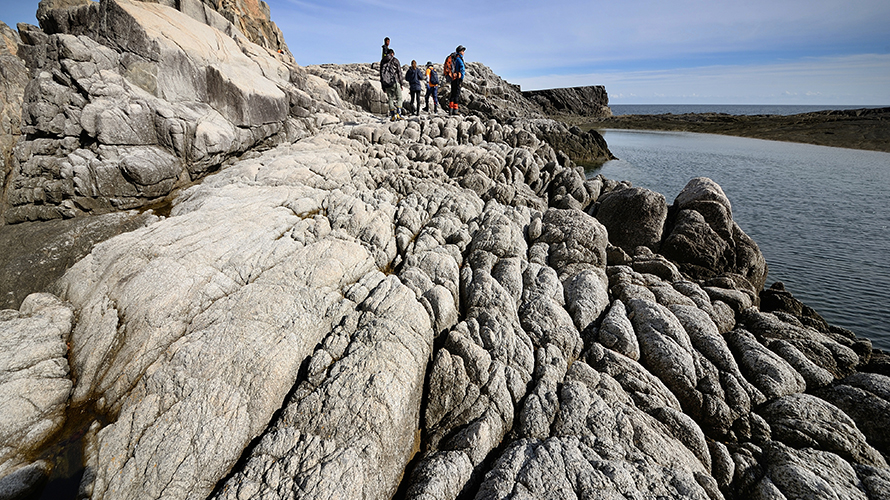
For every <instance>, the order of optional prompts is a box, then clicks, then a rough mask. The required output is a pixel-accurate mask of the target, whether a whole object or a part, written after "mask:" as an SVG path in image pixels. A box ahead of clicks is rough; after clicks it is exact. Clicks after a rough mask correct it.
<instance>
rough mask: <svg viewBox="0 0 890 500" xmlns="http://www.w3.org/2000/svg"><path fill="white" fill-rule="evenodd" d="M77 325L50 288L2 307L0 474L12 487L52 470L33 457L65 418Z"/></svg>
mask: <svg viewBox="0 0 890 500" xmlns="http://www.w3.org/2000/svg"><path fill="white" fill-rule="evenodd" d="M73 324H74V311H73V309H72V308H71V307H70V306H68V305H66V304H64V303H62V301H60V300H59V299H58V298H56V297H55V296H53V295H50V294H45V293H42V294H31V295H29V296H28V297H26V298H25V300H24V301H23V302H22V306H21V308H20V309H19V310H18V311H16V310H13V309H5V310H3V311H0V443H3V444H2V445H0V478H7V479H3V480H2V481H3V484H4V487H5V488H9V489H11V490H13V492H16V491H21V490H23V489H27V487H28V486H29V485H31V484H33V483H35V482H37V481H39V479H40V476H44V475H46V474H47V473H48V471H47V470H46V469H47V467H46V464H43V465H42V466H41V465H38V464H33V465H29V462H30V460H32V459H31V457H33V456H34V455H36V454H37V453H38V452H39V451H40V448H39V447H40V446H41V445H42V444H43V443H44V442H45V441H46V440H47V439H48V438H50V437H51V436H52V435H53V434H54V433H56V432H58V431H59V430H60V429H61V427H62V425H63V424H64V422H65V419H66V413H65V410H66V407H67V402H68V396H69V394H70V393H71V387H72V381H71V378H70V377H69V368H68V363H67V360H66V359H65V358H66V356H67V354H68V345H67V343H68V339H69V335H70V333H71V328H72V326H73ZM23 468H25V469H24V470H23ZM17 471H19V472H17ZM12 474H15V476H14V477H9V476H10V475H12ZM35 474H36V475H37V477H35Z"/></svg>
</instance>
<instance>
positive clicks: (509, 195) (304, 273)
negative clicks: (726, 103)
mask: <svg viewBox="0 0 890 500" xmlns="http://www.w3.org/2000/svg"><path fill="white" fill-rule="evenodd" d="M123 2H124V0H116V1H112V0H105V2H104V4H103V5H105V7H101V8H106V9H109V8H120V9H123V10H127V9H130V10H134V9H142V8H144V9H147V11H148V12H161V13H163V14H164V16H169V17H171V18H175V19H179V20H180V21H182V19H183V18H180V17H176V16H178V14H173V12H176V11H173V10H171V9H167V8H166V7H163V6H149V7H141V6H138V5H137V4H135V3H133V4H126V5H125V4H124V3H123ZM113 6H117V7H113ZM88 8H90V9H95V8H97V7H94V6H88ZM77 9H80V8H75V12H79V11H78V10H77ZM154 9H157V10H154ZM162 17H163V16H162ZM134 18H135V16H134ZM149 19H155V20H156V19H157V18H156V17H149ZM189 19H191V18H189ZM182 22H188V21H182ZM214 29H215V28H214ZM217 32H218V30H216V31H214V33H217ZM35 33H36V32H35ZM31 36H34V37H36V35H33V34H32V35H31ZM52 36H55V37H56V38H55V40H56V42H54V43H56V44H59V43H61V44H63V46H67V45H64V44H65V43H68V42H69V41H70V42H72V43H73V41H72V40H71V39H68V38H67V37H66V36H61V35H52ZM70 36H71V37H72V38H74V39H76V40H77V41H78V43H82V44H84V45H85V46H86V45H88V44H90V43H91V42H90V41H88V40H92V42H94V43H96V44H97V45H96V46H92V45H90V46H91V47H94V49H95V50H93V51H92V52H91V54H92V53H103V52H104V51H103V49H101V48H99V47H100V45H98V44H99V42H97V41H95V40H93V39H92V38H90V37H88V36H86V35H77V36H74V35H70ZM220 36H223V35H220ZM57 46H58V45H57ZM106 47H107V46H106ZM200 47H201V46H200V45H199V46H198V48H197V49H196V50H198V51H199V52H200V50H201V49H200ZM109 50H110V49H109ZM192 57H197V56H192ZM325 71H326V72H328V76H327V77H325V78H319V77H314V76H309V75H304V77H303V79H302V80H300V82H302V83H301V85H304V86H303V87H302V88H303V89H308V90H302V92H304V93H305V94H306V96H308V97H307V99H308V101H307V102H309V103H314V104H313V105H314V106H317V108H312V109H310V108H304V109H305V110H306V111H305V113H306V116H304V117H301V118H299V120H298V119H296V118H294V117H293V116H291V115H288V116H290V118H292V119H294V120H295V121H296V123H302V124H303V128H301V129H300V133H299V134H296V135H295V136H293V137H291V136H281V137H291V138H290V139H288V140H286V141H285V140H284V139H283V138H282V139H280V140H282V141H283V143H281V144H277V145H275V146H274V147H273V146H271V145H267V146H268V147H265V148H262V149H258V148H254V147H252V146H251V147H250V149H249V150H247V152H246V154H243V155H242V156H241V157H240V158H238V159H233V160H231V161H228V162H223V163H220V164H219V166H218V169H215V170H214V171H213V172H208V173H206V174H205V175H204V177H203V178H202V180H201V182H199V183H195V184H193V185H190V186H185V187H183V189H181V190H179V191H175V192H173V193H172V194H171V195H170V196H169V200H170V205H171V206H170V209H169V211H166V210H165V211H164V212H163V213H160V212H159V213H158V214H148V215H146V216H145V219H143V220H142V221H141V223H140V227H137V228H136V229H134V230H132V231H128V232H124V233H122V234H119V235H117V236H114V237H112V238H110V239H107V240H105V241H103V242H101V243H98V244H95V245H94V246H93V247H92V249H91V250H90V251H89V253H88V254H87V255H85V256H84V257H83V258H82V259H80V260H79V261H78V262H76V263H75V264H74V265H73V266H71V267H70V269H69V270H68V271H67V272H66V273H65V274H64V275H63V276H62V277H61V278H60V279H59V280H58V281H56V282H55V284H54V285H52V286H51V287H50V288H51V291H53V292H54V294H55V297H54V296H53V295H48V294H38V295H30V296H29V297H28V298H26V299H25V300H24V302H23V304H22V306H21V308H20V309H19V310H18V311H15V310H11V309H8V310H5V311H3V312H2V313H0V343H3V345H7V346H10V347H9V348H8V349H3V350H2V351H0V352H2V353H3V356H2V360H0V361H2V363H0V390H4V391H5V390H6V388H7V387H11V388H13V389H10V390H9V391H8V394H10V396H8V397H7V401H8V402H9V403H10V404H4V405H0V422H4V425H3V426H0V432H2V433H3V435H4V436H7V439H4V440H3V441H2V442H4V443H9V444H8V445H6V447H5V448H2V450H0V452H2V455H0V491H2V492H4V493H7V492H8V495H9V496H11V497H13V498H16V497H23V496H25V495H29V494H32V493H34V491H35V490H36V489H39V485H40V484H41V482H44V481H46V480H47V479H49V478H50V477H52V468H53V463H52V462H51V461H47V460H42V459H40V457H41V456H42V454H43V453H45V452H46V450H47V448H48V447H50V446H51V445H52V444H54V443H55V442H56V441H58V440H60V439H63V436H62V435H61V434H60V429H61V428H63V426H64V425H65V423H66V422H70V421H71V420H72V419H73V416H72V415H70V414H69V413H66V409H67V411H69V412H70V411H71V409H72V408H76V409H77V410H78V411H79V412H81V413H80V415H79V418H86V419H87V424H88V425H87V427H88V431H87V433H86V435H85V436H84V447H83V455H84V461H85V464H84V465H85V467H84V472H83V474H82V477H80V479H79V482H80V487H79V492H71V493H70V496H71V497H72V498H73V497H75V496H76V497H78V498H91V499H103V498H107V499H112V498H113V499H127V498H133V499H145V498H165V499H178V498H183V499H185V498H220V499H248V498H269V499H285V498H288V499H290V498H313V499H318V498H322V499H324V498H380V499H385V498H393V497H400V498H401V497H405V498H417V499H421V498H422V499H456V498H471V497H472V498H484V499H489V498H508V497H524V498H525V497H528V498H535V497H559V498H598V497H603V498H648V497H660V498H700V499H710V500H716V499H722V498H729V499H742V498H764V499H765V498H857V499H861V498H865V499H869V500H874V499H879V498H885V497H886V496H887V495H888V493H890V468H888V465H887V461H886V460H887V454H888V452H890V450H888V447H887V446H888V443H887V439H886V437H885V436H884V433H883V432H882V431H883V427H882V426H881V422H883V421H884V420H886V419H885V418H884V416H885V415H886V414H887V408H888V405H890V378H888V375H887V374H886V373H882V372H881V368H880V366H882V365H881V364H880V362H878V363H876V362H875V360H876V359H881V358H882V356H883V353H880V352H875V351H873V350H872V348H871V345H870V343H869V342H868V341H867V340H866V339H861V338H857V337H856V336H855V335H854V334H853V333H852V332H848V331H846V330H842V329H839V328H835V327H832V326H831V325H828V324H827V323H825V322H824V321H823V320H822V319H821V318H820V317H818V314H816V313H815V312H814V311H812V310H809V309H807V308H805V306H803V305H802V304H800V303H799V302H798V301H796V299H794V298H793V297H792V296H791V295H790V294H789V293H788V292H787V291H785V290H783V289H782V287H781V286H780V285H776V286H774V287H772V288H771V289H770V290H768V291H763V285H764V281H765V279H766V263H765V261H764V259H763V256H762V254H761V253H760V251H759V249H758V248H757V245H756V244H755V243H754V242H753V241H751V240H750V238H748V237H747V236H746V235H745V234H744V232H743V231H742V229H741V228H740V227H739V226H738V225H737V224H736V223H735V222H734V221H733V219H732V212H731V204H730V203H729V199H730V196H731V193H728V194H727V193H724V192H723V191H722V189H721V188H720V187H719V186H718V185H716V184H715V183H713V182H712V181H710V180H709V179H704V178H699V179H693V180H691V181H690V182H689V184H688V185H687V186H686V187H685V188H684V189H683V190H682V191H681V193H679V194H678V195H677V196H676V198H675V199H674V201H673V203H672V204H670V205H668V204H667V202H666V198H665V197H664V196H663V195H660V194H657V193H653V192H651V191H649V190H646V189H641V188H638V187H634V186H631V185H629V184H628V183H626V182H619V181H615V180H610V179H605V178H603V177H601V176H597V177H592V178H588V177H587V176H586V175H585V172H584V170H583V169H582V168H580V167H578V166H577V165H576V164H575V162H574V161H573V160H572V159H571V158H570V156H569V155H568V154H567V153H566V152H565V151H564V150H562V149H561V148H557V147H555V146H554V144H558V142H557V141H555V140H548V139H547V138H546V137H547V136H546V135H543V134H541V133H540V129H541V127H542V126H552V125H549V124H550V121H548V120H547V119H545V118H541V117H538V116H533V115H532V116H527V117H515V118H513V119H506V120H498V119H493V118H488V117H483V116H481V115H480V114H473V115H471V116H461V117H454V116H449V117H445V116H429V115H424V116H422V117H420V118H412V119H410V120H404V121H398V122H388V121H384V120H383V119H382V117H380V116H378V115H373V114H371V113H368V112H366V111H364V110H361V109H359V107H358V106H357V105H355V104H349V103H347V101H350V99H347V98H341V97H340V96H341V95H343V94H342V92H343V87H342V86H340V87H338V86H337V85H336V84H335V85H334V86H333V87H331V86H328V85H327V83H325V81H328V80H329V81H334V76H335V75H334V73H336V71H337V68H335V67H326V68H325ZM342 71H343V74H344V75H349V74H350V73H351V72H353V71H355V69H354V68H353V67H346V68H343V70H342ZM207 74H210V73H207ZM219 77H220V78H225V77H226V74H222V75H221V76H219ZM121 78H122V79H123V82H124V83H125V84H126V85H131V83H128V82H130V80H128V79H127V78H128V77H125V76H121ZM341 79H342V80H343V81H346V80H347V79H348V78H346V77H342V78H341ZM35 81H36V82H41V80H40V74H39V73H38V74H37V75H35V79H34V80H32V83H33V82H35ZM29 85H30V84H29ZM35 85H36V84H35ZM133 85H135V84H133ZM335 89H337V90H335ZM310 91H311V92H310ZM338 92H340V94H338ZM146 99H148V98H146ZM152 102H154V101H152ZM350 102H351V101H350ZM66 109H67V108H66ZM128 109H129V108H128ZM321 109H323V111H320V110H321ZM215 112H216V113H220V115H221V116H222V113H221V112H220V111H215ZM230 116H234V115H230ZM183 119H184V118H183ZM300 120H302V121H300ZM126 123H134V122H132V121H127V122H126ZM187 123H188V122H187ZM552 127H556V126H552ZM245 147H247V146H245ZM728 195H730V196H728ZM697 235H704V236H706V237H698V236H697ZM38 344H39V346H40V347H39V348H37V347H31V346H32V345H35V346H36V345H38ZM8 384H12V385H8ZM16 384H18V385H16ZM25 385H27V389H26V390H24V389H22V390H20V389H19V388H20V387H24V386H25ZM22 394H27V395H28V396H27V397H22V396H21V395H22Z"/></svg>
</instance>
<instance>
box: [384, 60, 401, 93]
mask: <svg viewBox="0 0 890 500" xmlns="http://www.w3.org/2000/svg"><path fill="white" fill-rule="evenodd" d="M391 61H392V59H390V60H389V61H387V62H386V63H383V68H382V69H381V70H380V84H381V85H382V86H383V87H392V86H393V85H395V84H396V78H397V77H396V73H395V71H393V68H392V66H393V65H392V64H391ZM396 71H399V72H401V68H399V69H398V70H396Z"/></svg>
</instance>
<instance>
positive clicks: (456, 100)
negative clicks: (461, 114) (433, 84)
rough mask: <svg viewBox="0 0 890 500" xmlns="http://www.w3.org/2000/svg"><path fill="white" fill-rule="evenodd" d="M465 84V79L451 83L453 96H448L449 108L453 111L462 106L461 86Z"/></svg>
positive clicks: (458, 79)
mask: <svg viewBox="0 0 890 500" xmlns="http://www.w3.org/2000/svg"><path fill="white" fill-rule="evenodd" d="M462 83H463V79H461V78H457V79H455V80H452V81H451V95H450V96H448V106H449V107H450V108H451V109H457V106H458V105H459V104H460V85H461V84H462Z"/></svg>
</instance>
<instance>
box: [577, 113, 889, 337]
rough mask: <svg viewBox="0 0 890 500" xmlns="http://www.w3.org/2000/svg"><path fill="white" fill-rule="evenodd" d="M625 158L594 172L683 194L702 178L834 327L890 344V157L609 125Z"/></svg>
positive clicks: (781, 275) (776, 277) (612, 144)
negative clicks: (721, 195) (717, 186)
mask: <svg viewBox="0 0 890 500" xmlns="http://www.w3.org/2000/svg"><path fill="white" fill-rule="evenodd" d="M601 132H602V133H603V136H604V137H605V139H606V142H607V143H608V145H609V149H610V150H611V151H612V153H613V154H614V155H615V156H616V157H618V158H620V159H619V160H613V161H609V162H606V163H605V164H604V165H602V166H601V167H599V168H596V169H590V170H588V172H587V175H588V176H595V175H597V174H602V175H603V176H605V177H606V178H609V179H614V180H627V181H630V182H631V183H633V185H634V186H640V187H645V188H649V189H651V190H653V191H657V192H659V193H661V194H663V195H664V196H665V198H666V199H667V202H668V203H669V204H670V203H673V200H674V198H675V197H676V196H677V194H679V193H680V191H681V190H682V189H683V187H684V186H685V185H686V183H687V182H688V181H689V180H690V179H692V178H694V177H709V178H711V179H713V180H714V181H716V182H717V183H718V184H720V186H721V187H722V188H723V190H724V192H725V193H726V195H727V197H728V198H729V200H730V202H731V204H732V214H733V218H734V219H735V221H736V222H737V223H738V224H739V226H740V227H741V228H742V230H744V231H745V232H746V233H747V234H748V235H749V236H751V237H752V238H753V239H754V241H756V242H757V244H758V246H759V247H760V249H761V251H762V252H763V254H764V256H765V257H766V261H767V264H768V265H769V276H768V280H767V286H769V285H770V284H771V283H772V282H774V281H781V282H783V283H784V284H785V286H786V288H787V289H788V291H790V292H791V293H792V294H794V296H795V297H797V298H798V299H800V300H801V301H803V302H804V303H805V304H807V305H809V306H810V307H812V308H814V309H816V311H817V312H819V314H821V315H822V316H823V317H824V318H825V319H826V321H828V322H829V323H831V324H834V325H837V326H841V327H844V328H847V329H849V330H852V331H853V332H855V333H856V334H857V335H858V336H860V337H867V338H869V339H871V340H872V343H873V345H874V346H875V347H879V348H881V349H884V350H890V189H888V186H890V153H880V152H872V151H861V150H855V149H842V148H830V147H826V146H814V145H809V144H796V143H788V142H777V141H765V140H759V139H747V138H740V137H730V136H720V135H710V134H695V133H688V132H652V131H633V130H605V131H601Z"/></svg>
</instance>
